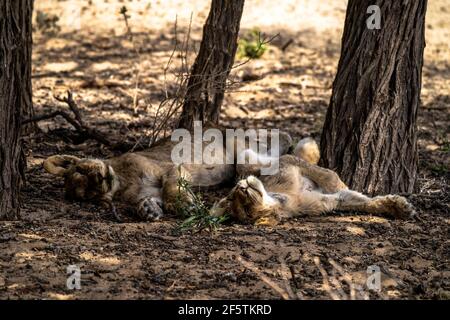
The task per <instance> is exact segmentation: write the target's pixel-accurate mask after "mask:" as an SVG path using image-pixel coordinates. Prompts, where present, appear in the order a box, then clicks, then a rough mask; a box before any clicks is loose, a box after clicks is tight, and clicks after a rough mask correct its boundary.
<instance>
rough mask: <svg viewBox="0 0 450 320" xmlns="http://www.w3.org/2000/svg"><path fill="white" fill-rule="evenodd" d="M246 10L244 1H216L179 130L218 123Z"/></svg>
mask: <svg viewBox="0 0 450 320" xmlns="http://www.w3.org/2000/svg"><path fill="white" fill-rule="evenodd" d="M243 10H244V0H212V3H211V9H210V12H209V16H208V19H207V20H206V23H205V25H204V27H203V38H202V42H201V44H200V50H199V52H198V55H197V58H196V60H195V62H194V65H193V66H192V69H191V74H190V76H189V80H188V87H187V93H186V97H185V100H184V104H183V110H182V113H181V117H180V122H179V125H178V126H179V127H181V128H186V129H190V128H192V125H193V121H195V120H200V121H202V122H207V121H211V122H214V123H218V121H219V115H220V108H221V105H222V101H223V98H224V93H225V85H226V80H227V78H228V75H229V74H230V71H231V68H232V66H233V63H234V57H235V55H236V49H237V37H238V34H239V25H240V21H241V16H242V12H243Z"/></svg>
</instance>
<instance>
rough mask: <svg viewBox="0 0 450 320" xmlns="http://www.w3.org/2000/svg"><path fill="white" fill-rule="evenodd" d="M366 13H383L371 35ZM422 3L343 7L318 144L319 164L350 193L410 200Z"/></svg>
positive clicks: (365, 1) (358, 0)
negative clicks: (407, 196)
mask: <svg viewBox="0 0 450 320" xmlns="http://www.w3.org/2000/svg"><path fill="white" fill-rule="evenodd" d="M370 5H378V6H379V7H380V9H381V24H380V27H381V28H380V29H378V30H377V29H372V30H371V29H369V28H368V27H367V26H366V19H367V18H369V17H370V14H368V13H366V12H367V9H368V7H369V6H370ZM426 6H427V1H426V0H409V1H388V0H349V2H348V7H347V14H346V20H345V28H344V35H343V38H342V51H341V58H340V61H339V66H338V71H337V75H336V79H335V81H334V83H333V92H332V95H331V101H330V106H329V108H328V111H327V115H326V119H325V124H324V128H323V133H322V137H321V153H322V158H321V164H322V165H323V166H325V167H328V168H330V169H333V170H336V171H337V172H338V173H339V175H340V176H341V178H342V179H343V180H344V181H345V182H346V183H347V184H348V185H349V186H350V187H351V188H353V189H356V190H358V191H363V192H366V193H368V194H370V195H373V194H386V193H403V192H412V191H413V189H414V184H415V180H416V171H417V159H418V155H417V144H416V140H417V136H416V118H417V110H418V108H419V103H420V100H419V99H420V89H421V85H422V65H423V51H424V47H425V36H424V24H425V12H426Z"/></svg>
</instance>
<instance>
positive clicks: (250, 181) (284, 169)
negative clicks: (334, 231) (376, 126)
mask: <svg viewBox="0 0 450 320" xmlns="http://www.w3.org/2000/svg"><path fill="white" fill-rule="evenodd" d="M308 144H309V146H310V147H311V148H312V149H313V150H312V152H310V151H311V150H308V147H305V146H307V145H308ZM308 144H303V147H302V151H301V152H299V153H297V155H298V157H297V156H292V155H284V156H282V157H281V158H280V171H279V173H278V174H277V175H273V176H260V177H259V178H258V177H255V176H252V175H251V176H248V177H246V178H245V179H242V180H241V181H239V182H238V183H237V184H236V186H235V187H234V188H233V190H232V191H231V193H230V194H229V195H228V196H227V197H226V198H224V199H222V200H221V201H219V202H218V203H217V204H215V206H214V207H213V208H212V210H211V214H213V215H216V216H218V215H223V214H225V213H229V214H231V215H232V216H234V217H235V218H236V219H237V220H239V221H241V222H244V223H254V224H257V225H271V226H272V225H276V224H277V223H279V222H280V221H281V220H283V219H287V218H291V217H295V216H298V215H318V214H322V213H326V212H331V211H333V210H350V211H358V212H364V213H370V214H372V213H373V214H384V215H387V216H390V217H393V218H405V217H408V216H410V215H412V214H414V213H415V211H414V208H413V207H412V205H411V204H409V203H408V201H407V200H406V199H405V198H404V197H401V196H397V195H387V196H379V197H375V198H369V197H367V196H365V195H363V194H361V193H359V192H356V191H352V190H349V189H348V188H347V186H346V185H345V184H344V183H343V182H342V181H341V179H340V178H339V176H338V175H337V174H336V173H335V172H333V171H331V170H328V169H325V168H321V167H319V166H317V165H315V164H314V163H315V162H316V159H317V160H318V157H309V156H307V157H306V160H308V161H305V159H302V158H301V157H302V155H311V154H315V152H316V151H315V150H318V148H317V145H315V146H313V145H311V141H308ZM314 144H315V143H314ZM311 162H312V163H311ZM246 169H248V168H245V167H243V168H242V170H246ZM251 171H252V172H253V173H255V172H257V170H255V168H254V167H252V170H251ZM241 176H242V175H241Z"/></svg>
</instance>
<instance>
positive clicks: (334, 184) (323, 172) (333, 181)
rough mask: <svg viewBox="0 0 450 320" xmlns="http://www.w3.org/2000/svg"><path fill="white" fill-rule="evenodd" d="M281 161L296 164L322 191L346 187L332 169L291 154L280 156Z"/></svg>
mask: <svg viewBox="0 0 450 320" xmlns="http://www.w3.org/2000/svg"><path fill="white" fill-rule="evenodd" d="M281 163H286V164H291V165H295V166H297V167H298V168H299V169H300V173H301V175H302V176H304V177H306V178H308V179H310V180H312V181H313V182H314V183H315V184H316V185H317V186H318V187H319V188H320V189H321V190H322V191H323V192H324V193H330V194H331V193H336V192H339V191H341V190H346V189H348V187H347V186H346V185H345V183H344V182H343V181H342V180H341V178H339V175H338V174H337V173H336V172H334V171H332V170H329V169H325V168H322V167H319V166H317V165H315V164H310V163H308V162H306V161H304V160H302V159H299V158H297V157H295V156H291V155H286V156H283V157H281Z"/></svg>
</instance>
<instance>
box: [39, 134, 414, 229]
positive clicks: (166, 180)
mask: <svg viewBox="0 0 450 320" xmlns="http://www.w3.org/2000/svg"><path fill="white" fill-rule="evenodd" d="M174 144H175V143H174V142H172V141H170V140H165V141H163V142H162V143H160V144H159V145H157V146H155V147H153V148H151V149H150V150H149V151H146V152H134V153H126V154H124V155H121V156H119V157H114V158H111V159H107V160H100V159H80V158H77V157H74V156H69V155H56V156H51V157H49V158H48V159H46V160H45V161H44V168H45V170H46V171H47V172H49V173H52V174H54V175H57V176H61V177H63V178H64V180H65V193H66V197H67V198H70V199H74V200H79V201H99V202H102V203H104V204H106V205H108V206H109V207H110V208H111V209H113V210H115V209H114V205H113V204H112V203H113V200H118V201H123V202H126V203H128V204H130V205H132V206H133V207H134V208H135V209H136V213H137V214H138V216H139V217H140V218H141V219H143V220H158V219H160V218H161V217H162V216H163V214H164V213H176V206H177V203H178V202H179V201H180V200H181V201H182V202H185V203H187V204H189V203H190V202H191V201H192V199H191V197H190V195H189V193H188V192H186V190H182V189H181V188H180V185H179V183H178V182H179V179H180V178H183V179H185V180H187V181H188V182H190V184H191V185H192V186H194V187H196V186H199V187H212V186H217V185H219V184H222V183H225V182H227V181H232V180H233V179H236V178H240V179H241V180H240V181H239V182H238V183H237V184H236V185H235V187H234V188H233V189H232V191H231V192H230V194H229V195H228V196H227V197H226V198H224V199H222V200H220V201H219V202H218V203H216V204H215V205H214V206H213V208H212V209H211V214H212V215H215V216H219V215H223V214H230V215H231V216H233V217H234V218H236V219H237V220H239V221H241V222H244V223H254V224H258V225H275V224H277V223H278V222H280V221H281V220H283V219H285V218H290V217H294V216H297V215H302V214H310V215H316V214H321V213H326V212H330V211H333V210H335V209H337V210H354V211H359V212H366V213H375V214H386V215H388V216H391V217H394V218H404V217H407V216H408V215H411V214H413V213H414V209H413V207H412V206H411V205H410V204H409V203H408V202H407V200H406V199H405V198H403V197H400V196H396V195H387V196H379V197H375V198H369V197H367V196H365V195H363V194H361V193H358V192H356V191H351V190H349V189H348V188H347V186H346V185H345V184H344V183H343V182H342V181H341V180H340V179H339V177H338V175H337V174H336V173H335V172H333V171H331V170H328V169H324V168H321V167H319V166H317V165H316V164H317V162H318V160H319V150H318V147H317V144H316V143H315V142H314V140H312V139H310V138H308V139H303V140H301V141H300V142H299V143H298V145H297V146H296V147H295V148H294V150H293V155H288V154H286V153H287V152H288V150H289V149H290V147H291V145H292V139H291V138H290V136H289V135H287V134H280V154H281V155H282V156H281V157H279V165H280V169H279V171H278V173H277V174H275V175H267V176H262V175H260V172H261V168H263V167H264V166H266V165H267V160H268V157H267V156H265V157H263V156H260V155H258V154H255V153H252V151H251V150H245V151H244V152H246V156H249V157H256V158H257V162H256V163H257V164H252V165H250V164H248V165H234V164H223V165H195V164H183V165H179V166H177V165H175V164H173V163H172V161H171V150H172V148H173V147H174Z"/></svg>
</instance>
